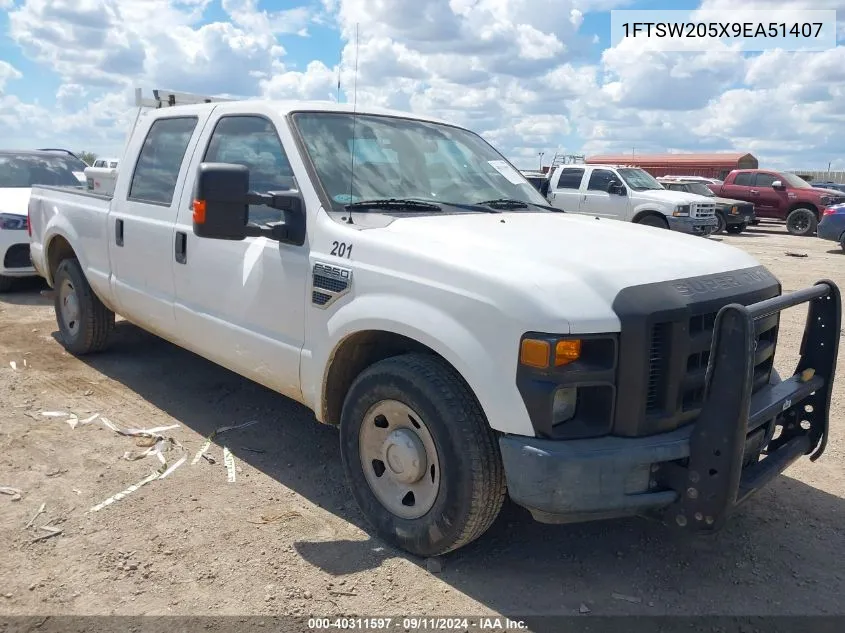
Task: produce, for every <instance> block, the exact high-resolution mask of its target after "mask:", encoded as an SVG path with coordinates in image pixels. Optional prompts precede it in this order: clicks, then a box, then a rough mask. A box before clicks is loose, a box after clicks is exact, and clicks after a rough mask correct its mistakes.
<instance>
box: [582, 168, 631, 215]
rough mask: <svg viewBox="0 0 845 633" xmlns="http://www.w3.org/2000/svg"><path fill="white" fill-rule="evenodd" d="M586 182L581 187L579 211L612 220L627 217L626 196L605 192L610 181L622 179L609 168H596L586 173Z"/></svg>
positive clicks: (620, 181)
mask: <svg viewBox="0 0 845 633" xmlns="http://www.w3.org/2000/svg"><path fill="white" fill-rule="evenodd" d="M586 180H587V182H586V183H585V185H584V186H583V187H582V189H583V191H582V195H581V213H589V214H590V215H597V216H599V217H603V218H611V219H613V220H623V221H624V220H627V219H628V196H620V195H618V194H615V193H614V194H611V193H608V192H607V188H608V187H609V186H610V183H611V182H619V183H620V184H622V180H621V179H620V178H619V176H617V175H616V174H615V173H614V172H613V171H612V170H610V169H601V168H596V169H592V170H591V171H590V173H589V174H587V179H586Z"/></svg>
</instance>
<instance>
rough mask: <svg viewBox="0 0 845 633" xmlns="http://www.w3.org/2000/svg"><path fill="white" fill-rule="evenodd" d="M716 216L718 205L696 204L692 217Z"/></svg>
mask: <svg viewBox="0 0 845 633" xmlns="http://www.w3.org/2000/svg"><path fill="white" fill-rule="evenodd" d="M715 215H716V205H715V204H711V203H705V202H702V203H696V204H694V205H692V217H694V218H699V219H701V218H712V217H714V216H715Z"/></svg>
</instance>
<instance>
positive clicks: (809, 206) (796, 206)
mask: <svg viewBox="0 0 845 633" xmlns="http://www.w3.org/2000/svg"><path fill="white" fill-rule="evenodd" d="M796 209H809V210H810V211H812V212H813V213H815V214H816V219H817V220H818V219H819V210H818V207H816V205H814V204H812V203H811V202H799V203H797V204H794V205H792V206H791V207H789V212H788V213H787V215H789V213H792V212H793V211H795V210H796Z"/></svg>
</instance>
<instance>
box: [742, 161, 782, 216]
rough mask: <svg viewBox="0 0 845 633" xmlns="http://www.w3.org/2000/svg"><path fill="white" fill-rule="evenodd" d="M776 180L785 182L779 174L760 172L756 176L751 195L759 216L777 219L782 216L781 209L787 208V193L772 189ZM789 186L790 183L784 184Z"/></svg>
mask: <svg viewBox="0 0 845 633" xmlns="http://www.w3.org/2000/svg"><path fill="white" fill-rule="evenodd" d="M775 180H781V181H782V180H783V179H782V178H781V177H780V176H778V175H777V174H772V173H769V172H763V171H759V172H757V173H756V174H755V178H754V186H753V187H752V188H751V194H752V195H753V196H754V208H755V210H756V213H757V215H758V216H761V217H764V218H776V217H778V216H781V211H780V210H781V207H783V208H786V207H787V206H788V203H789V200H788V197H787V195H788V194H787V192H786V191H784V190H778V189H775V188H774V187H772V183H773V182H774V181H775ZM783 184H784V185H787V184H788V183H785V182H784V183H783Z"/></svg>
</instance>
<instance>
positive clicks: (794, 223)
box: [786, 207, 819, 237]
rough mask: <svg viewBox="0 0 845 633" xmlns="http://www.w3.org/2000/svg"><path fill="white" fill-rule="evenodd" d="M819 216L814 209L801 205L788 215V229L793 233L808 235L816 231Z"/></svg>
mask: <svg viewBox="0 0 845 633" xmlns="http://www.w3.org/2000/svg"><path fill="white" fill-rule="evenodd" d="M818 223H819V221H818V218H816V214H815V212H814V211H813V210H812V209H808V208H806V207H799V208H797V209H794V210H793V211H792V212H791V213H790V214H789V215H788V216H786V230H787V231H789V232H790V233H791V234H792V235H799V236H802V237H803V236H806V235H812V234H813V233H815V232H816V227H817V226H818Z"/></svg>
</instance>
